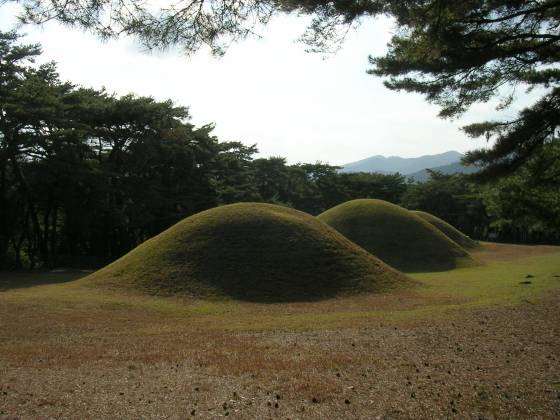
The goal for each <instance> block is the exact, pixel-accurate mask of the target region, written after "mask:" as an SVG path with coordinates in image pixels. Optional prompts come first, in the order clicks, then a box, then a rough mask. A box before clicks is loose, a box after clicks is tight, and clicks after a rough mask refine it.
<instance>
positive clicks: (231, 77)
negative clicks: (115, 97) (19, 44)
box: [0, 5, 493, 164]
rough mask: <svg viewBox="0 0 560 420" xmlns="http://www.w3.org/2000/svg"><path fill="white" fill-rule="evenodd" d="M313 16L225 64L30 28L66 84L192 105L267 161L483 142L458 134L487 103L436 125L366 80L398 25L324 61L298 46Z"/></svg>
mask: <svg viewBox="0 0 560 420" xmlns="http://www.w3.org/2000/svg"><path fill="white" fill-rule="evenodd" d="M14 8H15V6H14V5H9V6H3V7H1V8H0V28H2V29H3V30H7V29H10V28H11V27H12V26H13V23H14V19H13V15H14V13H13V12H14V10H15V9H14ZM304 27H305V19H301V18H297V17H292V16H290V17H287V16H284V17H279V18H276V19H275V20H274V21H273V22H272V23H271V24H270V25H268V26H267V28H265V29H264V28H263V30H262V31H261V32H260V33H261V35H262V38H261V39H258V40H257V39H250V40H246V41H243V42H241V43H238V44H235V45H233V46H232V47H231V48H230V49H229V50H228V52H227V54H226V55H225V57H222V58H214V57H212V56H211V55H210V54H209V53H208V52H207V51H201V52H199V53H197V54H196V55H195V56H193V57H190V58H187V57H185V56H182V55H181V54H180V53H178V52H174V51H173V52H167V53H158V54H146V53H143V52H142V51H141V49H140V48H139V47H138V46H137V45H136V44H135V43H134V42H133V41H132V40H130V39H121V40H119V41H110V42H106V43H102V42H100V41H99V40H97V38H95V37H93V36H91V35H89V34H84V33H82V32H80V31H79V30H74V29H68V28H64V27H61V26H59V25H57V24H48V25H45V26H43V27H42V28H39V27H24V28H22V32H24V33H27V34H28V35H27V37H26V38H24V41H25V42H29V43H35V42H40V43H41V44H42V45H43V49H44V54H43V58H42V61H50V60H54V61H56V62H58V68H59V72H60V74H61V77H62V79H64V80H69V81H72V82H74V83H78V84H81V85H83V86H88V87H95V88H101V87H102V86H104V87H106V88H107V90H108V91H110V92H116V93H118V94H126V93H131V92H133V93H136V94H138V95H150V96H153V97H155V98H157V99H160V100H164V99H169V98H170V99H172V100H173V101H175V102H176V103H177V104H180V105H185V106H188V107H189V108H190V111H191V114H192V122H193V123H194V124H195V125H202V124H206V123H211V122H213V123H215V124H216V129H215V131H214V134H216V135H217V136H218V137H219V138H220V139H221V140H237V141H242V142H243V143H245V144H254V143H257V144H258V148H259V150H260V152H261V155H263V156H271V155H273V156H284V157H286V158H288V161H289V162H291V163H296V162H315V161H323V162H328V163H331V164H342V163H347V162H350V161H355V160H359V159H363V158H365V157H368V156H371V155H377V154H381V155H387V156H388V155H399V156H404V157H412V156H419V155H423V154H433V153H439V152H444V151H447V150H458V151H460V152H463V151H466V150H469V149H471V148H473V147H475V146H480V145H484V144H485V142H484V141H482V140H476V141H475V140H472V139H469V138H467V137H466V136H465V135H464V134H463V133H462V132H461V131H459V130H458V128H459V127H460V126H461V125H464V124H465V123H466V122H469V121H473V120H479V119H481V118H487V117H488V115H489V114H491V113H493V111H492V107H491V106H489V105H480V106H477V107H475V108H474V109H473V110H472V111H471V112H470V113H469V114H468V115H466V116H465V117H464V118H462V119H461V120H459V121H454V122H452V121H445V120H441V119H439V118H437V110H438V108H437V107H435V106H432V105H429V104H427V103H426V102H425V101H424V100H423V98H422V97H421V96H419V95H414V94H409V93H396V92H393V91H390V90H388V89H386V88H385V87H384V86H383V84H382V81H381V80H380V79H379V78H376V77H374V76H370V75H367V74H366V69H367V68H368V61H367V57H368V54H372V55H374V56H375V55H381V54H383V53H384V51H385V50H386V43H387V41H388V40H389V37H390V34H391V30H392V25H391V22H390V21H389V20H387V19H376V20H375V21H374V20H370V21H368V22H364V24H363V25H362V26H361V27H360V28H359V29H358V30H357V31H355V32H351V33H350V34H349V36H348V39H347V40H346V42H345V44H344V46H343V49H342V50H341V51H340V52H338V53H337V54H336V55H334V56H332V57H329V58H327V59H325V58H324V57H322V56H321V55H318V54H310V53H306V52H305V46H304V45H302V44H300V43H297V42H296V39H297V38H298V37H299V36H300V35H301V34H302V32H303V29H304Z"/></svg>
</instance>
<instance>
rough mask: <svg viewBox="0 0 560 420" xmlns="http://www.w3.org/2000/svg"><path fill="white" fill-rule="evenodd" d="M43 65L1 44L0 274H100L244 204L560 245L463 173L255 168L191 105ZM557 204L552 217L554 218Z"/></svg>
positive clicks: (27, 52) (6, 38) (12, 43)
mask: <svg viewBox="0 0 560 420" xmlns="http://www.w3.org/2000/svg"><path fill="white" fill-rule="evenodd" d="M39 54H40V48H39V47H38V46H25V45H21V44H20V43H19V42H18V36H17V35H16V34H15V33H1V32H0V267H1V268H18V267H38V266H60V265H66V266H68V265H72V266H98V265H101V264H104V263H107V262H109V261H111V260H114V259H115V258H117V257H119V256H121V255H122V254H124V253H125V252H127V251H129V250H130V249H132V248H134V247H135V246H137V245H138V244H140V243H141V242H143V241H145V240H146V239H148V238H149V237H151V236H154V235H156V234H157V233H159V232H161V231H162V230H164V229H166V228H167V227H169V226H171V225H172V224H174V223H176V222H177V221H179V220H181V219H182V218H184V217H186V216H189V215H191V214H194V213H197V212H199V211H202V210H205V209H208V208H211V207H215V206H218V205H222V204H227V203H233V202H239V201H263V202H271V203H278V204H283V205H287V206H292V207H294V208H297V209H300V210H303V211H306V212H309V213H311V214H318V213H320V212H322V211H324V210H326V209H328V208H330V207H332V206H334V205H336V204H339V203H341V202H344V201H346V200H350V199H353V198H363V197H374V198H380V199H384V200H388V201H391V202H394V203H402V204H404V205H405V206H407V207H411V208H418V209H423V210H426V211H430V212H432V213H434V214H436V215H439V216H440V217H443V218H444V219H446V220H448V221H450V222H451V223H454V224H455V225H456V226H458V227H459V228H461V229H463V230H464V231H466V232H467V233H469V234H471V235H474V236H475V237H479V238H486V237H488V235H489V234H490V233H491V232H498V233H499V235H502V236H501V237H504V238H509V239H511V240H525V241H533V240H538V241H556V240H558V224H556V226H555V229H551V228H550V226H549V225H547V223H546V222H543V220H545V221H546V217H548V216H547V215H544V214H539V215H535V216H533V219H531V220H529V219H527V220H524V222H523V223H524V224H521V223H519V220H517V219H516V220H515V221H514V222H512V223H511V225H510V226H509V227H508V224H507V222H506V221H504V220H505V219H503V217H502V216H503V215H500V211H502V212H503V213H504V214H506V213H507V216H508V217H509V216H510V214H509V213H510V211H509V210H508V209H507V205H506V204H504V203H510V204H511V200H515V199H516V198H515V197H514V196H511V195H507V194H506V196H504V195H503V194H501V193H500V192H499V191H502V190H500V189H498V190H495V189H494V190H492V189H488V188H485V189H484V191H483V189H482V188H481V187H478V186H476V185H475V184H472V183H470V182H467V181H466V180H465V179H464V177H461V176H458V175H455V176H442V175H439V174H434V176H433V177H432V180H431V181H429V182H427V183H425V184H420V185H414V184H411V183H409V182H408V181H407V180H406V179H405V177H403V176H401V175H399V174H395V175H382V174H366V173H357V174H342V173H339V172H338V168H337V167H334V166H330V165H326V164H322V163H316V164H297V165H288V164H287V163H286V160H285V159H283V158H280V157H272V158H268V159H258V158H255V154H256V153H257V149H256V147H255V146H246V145H243V144H242V143H239V142H219V141H218V139H217V138H216V137H215V136H213V135H212V128H213V127H212V126H211V125H208V126H203V127H198V128H197V127H194V126H193V125H192V124H191V123H190V122H189V113H188V110H187V109H186V108H184V107H180V106H176V105H174V104H173V103H172V102H171V101H164V102H160V101H156V100H154V99H153V98H149V97H137V96H134V95H127V96H123V97H117V96H115V95H111V94H108V93H107V92H105V91H103V90H94V89H85V88H83V87H80V86H76V85H73V84H71V83H68V82H65V81H62V80H60V78H59V76H58V74H57V71H56V66H55V64H52V63H51V64H46V65H42V66H36V65H33V63H32V61H33V59H34V58H35V57H37V56H38V55H39ZM514 184H515V185H519V184H520V183H519V182H517V183H515V182H514ZM496 188H497V187H496ZM508 188H509V187H508ZM528 188H530V187H528ZM488 191H493V193H492V194H494V195H492V194H490V193H489V192H488ZM496 191H498V192H496ZM508 191H509V190H508ZM500 194H501V195H500ZM512 197H513V198H512ZM508 200H509V201H508ZM557 201H558V200H557V197H551V198H550V202H548V203H547V204H546V205H545V206H544V207H546V208H548V209H549V210H551V209H552V210H553V209H556V210H557V209H558V202H557ZM496 203H499V204H496ZM551 203H552V205H551ZM554 206H556V207H554ZM529 207H530V206H529V205H528V206H527V207H526V208H529ZM556 210H554V211H556ZM556 214H558V212H557V213H556ZM524 217H525V216H524ZM508 220H509V219H508ZM556 221H558V220H556ZM512 229H515V230H518V229H521V230H520V231H519V232H522V235H521V236H520V235H519V234H518V233H515V232H514V231H512ZM508 235H509V236H508ZM516 235H517V236H516Z"/></svg>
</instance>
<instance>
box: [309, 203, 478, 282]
mask: <svg viewBox="0 0 560 420" xmlns="http://www.w3.org/2000/svg"><path fill="white" fill-rule="evenodd" d="M318 218H319V220H321V221H323V222H325V223H327V224H328V225H330V226H332V227H333V228H335V229H336V230H338V231H339V232H340V233H342V234H343V235H344V236H346V237H347V238H348V239H350V240H351V241H353V242H355V243H356V244H358V245H360V246H361V247H363V248H364V249H365V250H367V251H369V252H371V253H372V254H374V255H376V256H377V257H379V258H380V259H381V260H383V261H385V262H386V263H387V264H390V265H392V266H393V267H396V268H398V269H399V270H405V271H441V270H449V269H452V268H455V267H458V266H461V265H469V264H472V263H473V260H472V259H471V258H470V257H469V255H468V253H467V252H466V251H465V250H464V249H463V248H461V247H460V246H459V245H458V244H456V243H455V242H453V241H452V240H451V239H449V238H448V237H447V236H445V235H444V234H443V233H442V232H440V231H439V230H438V229H437V228H435V227H434V226H433V225H431V224H430V223H428V222H427V221H426V220H424V219H423V218H421V217H420V216H417V215H415V214H414V213H412V212H410V211H408V210H406V209H404V208H402V207H399V206H397V205H395V204H391V203H388V202H386V201H382V200H373V199H361V200H353V201H348V202H346V203H343V204H340V205H338V206H336V207H333V208H332V209H329V210H327V211H326V212H324V213H322V214H320V215H319V216H318Z"/></svg>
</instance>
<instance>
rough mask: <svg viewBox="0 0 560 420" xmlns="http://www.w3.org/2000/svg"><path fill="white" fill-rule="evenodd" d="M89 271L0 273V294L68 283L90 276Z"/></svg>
mask: <svg viewBox="0 0 560 420" xmlns="http://www.w3.org/2000/svg"><path fill="white" fill-rule="evenodd" d="M90 273H91V271H89V270H76V269H68V270H21V271H0V292H6V291H8V290H14V289H25V288H29V287H35V286H44V285H49V284H59V283H67V282H70V281H74V280H78V279H79V278H81V277H84V276H87V275H88V274H90Z"/></svg>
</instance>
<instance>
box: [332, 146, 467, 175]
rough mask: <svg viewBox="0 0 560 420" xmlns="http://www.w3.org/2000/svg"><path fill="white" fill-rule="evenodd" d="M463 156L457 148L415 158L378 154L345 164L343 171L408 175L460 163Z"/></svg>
mask: <svg viewBox="0 0 560 420" xmlns="http://www.w3.org/2000/svg"><path fill="white" fill-rule="evenodd" d="M462 157H463V154H462V153H459V152H457V151H455V150H449V151H447V152H443V153H438V154H435V155H423V156H418V157H413V158H403V157H400V156H388V157H386V156H382V155H376V156H371V157H368V158H366V159H362V160H359V161H356V162H351V163H347V164H346V165H343V167H342V169H341V172H380V173H395V172H399V173H401V174H403V175H407V174H412V173H415V172H418V171H422V170H425V169H430V168H436V167H439V166H446V165H451V164H455V163H458V162H459V161H460V160H461V158H462Z"/></svg>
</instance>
